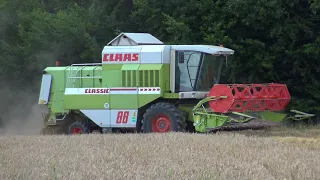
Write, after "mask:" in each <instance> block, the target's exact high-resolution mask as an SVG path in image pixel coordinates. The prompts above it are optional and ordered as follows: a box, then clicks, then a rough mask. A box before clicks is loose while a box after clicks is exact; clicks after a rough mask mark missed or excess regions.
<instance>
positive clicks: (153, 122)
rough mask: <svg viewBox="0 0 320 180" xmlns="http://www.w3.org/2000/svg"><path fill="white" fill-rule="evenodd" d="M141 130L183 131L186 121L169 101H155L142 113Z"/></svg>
mask: <svg viewBox="0 0 320 180" xmlns="http://www.w3.org/2000/svg"><path fill="white" fill-rule="evenodd" d="M141 123H142V131H143V132H144V133H151V132H156V133H165V132H184V131H185V130H186V122H185V116H184V114H183V113H182V112H181V111H180V110H179V109H178V108H176V107H175V106H174V105H172V104H170V103H164V102H160V103H156V104H154V105H152V106H151V107H149V108H148V109H147V111H146V112H145V114H144V115H143V119H142V121H141Z"/></svg>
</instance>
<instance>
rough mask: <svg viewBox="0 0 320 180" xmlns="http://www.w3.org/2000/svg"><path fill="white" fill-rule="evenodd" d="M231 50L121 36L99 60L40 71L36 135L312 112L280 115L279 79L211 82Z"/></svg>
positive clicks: (284, 96)
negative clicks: (40, 123) (40, 119)
mask: <svg viewBox="0 0 320 180" xmlns="http://www.w3.org/2000/svg"><path fill="white" fill-rule="evenodd" d="M233 54H234V51H233V50H231V49H228V48H225V47H222V46H210V45H165V44H163V43H162V42H161V41H160V40H158V39H157V38H155V37H153V36H152V35H150V34H147V33H121V34H120V35H119V36H117V37H116V38H114V39H113V40H112V41H110V42H109V43H108V44H107V46H105V47H104V48H103V50H102V54H101V63H89V64H72V65H71V66H67V67H62V66H56V67H47V68H46V69H45V70H44V71H43V76H42V83H41V90H40V96H39V102H38V103H39V104H41V105H42V106H43V107H45V109H44V111H43V112H42V114H43V117H44V122H45V126H46V127H45V128H44V131H43V133H44V134H47V133H50V134H51V133H54V134H61V133H63V134H86V133H92V132H93V131H99V132H101V133H111V132H143V133H151V132H173V131H175V132H185V131H189V132H194V131H195V132H208V131H214V130H219V129H223V128H227V127H234V126H235V127H237V128H240V127H245V126H249V128H250V127H253V125H254V124H258V125H263V126H265V125H268V124H269V125H270V124H271V125H272V124H274V123H278V122H280V121H283V120H285V119H294V120H300V119H306V118H310V117H312V116H314V115H313V114H307V113H303V112H299V111H292V113H290V115H287V114H284V113H282V112H281V111H284V110H285V107H286V106H287V105H288V103H289V102H290V99H291V97H290V94H289V92H288V89H287V87H286V85H284V84H276V83H270V84H219V79H220V73H221V69H222V67H223V64H224V63H226V60H227V57H228V56H231V55H233Z"/></svg>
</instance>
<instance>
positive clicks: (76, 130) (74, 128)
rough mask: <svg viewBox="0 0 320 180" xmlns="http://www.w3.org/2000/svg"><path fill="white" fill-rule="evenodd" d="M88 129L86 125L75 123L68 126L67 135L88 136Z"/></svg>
mask: <svg viewBox="0 0 320 180" xmlns="http://www.w3.org/2000/svg"><path fill="white" fill-rule="evenodd" d="M88 133H89V128H88V126H87V124H86V123H84V122H80V121H76V122H74V123H72V124H71V125H70V126H69V129H68V134H70V135H71V134H88Z"/></svg>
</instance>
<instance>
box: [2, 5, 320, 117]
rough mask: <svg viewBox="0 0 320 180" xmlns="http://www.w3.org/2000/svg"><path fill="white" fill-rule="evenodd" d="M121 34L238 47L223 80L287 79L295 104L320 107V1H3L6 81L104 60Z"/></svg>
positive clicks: (22, 82) (29, 80) (35, 78)
mask: <svg viewBox="0 0 320 180" xmlns="http://www.w3.org/2000/svg"><path fill="white" fill-rule="evenodd" d="M120 32H147V33H151V34H152V35H154V36H156V37H157V38H159V39H160V40H161V41H163V42H165V43H166V44H212V45H220V44H223V45H224V46H225V47H228V48H231V49H234V50H235V55H234V57H233V59H232V62H231V63H229V64H228V69H227V73H226V74H227V76H226V78H225V79H224V81H223V83H266V82H277V83H285V84H287V85H288V88H289V91H290V93H291V95H292V103H291V106H290V107H291V108H297V109H299V110H303V111H308V112H316V111H319V110H320V63H319V62H320V61H319V59H320V58H319V57H320V36H319V32H320V1H319V0H201V1H198V0H187V1H186V0H163V1H159V0H92V1H85V0H51V1H49V0H24V1H20V0H0V36H1V40H0V52H1V53H0V78H1V82H6V84H9V85H17V86H20V87H27V86H29V85H32V84H34V83H39V81H40V77H41V71H42V70H43V69H44V68H45V67H47V66H54V65H55V61H56V60H59V61H60V62H61V63H62V65H69V64H71V63H82V62H100V61H101V51H102V48H103V46H104V45H106V44H107V43H108V42H109V41H110V40H111V39H113V38H114V37H115V36H116V35H118V34H119V33H120ZM34 89H35V91H39V87H38V86H36V87H35V88H34Z"/></svg>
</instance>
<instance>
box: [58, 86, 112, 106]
mask: <svg viewBox="0 0 320 180" xmlns="http://www.w3.org/2000/svg"><path fill="white" fill-rule="evenodd" d="M109 103H110V89H109V88H66V90H65V94H64V108H65V109H70V110H72V109H75V110H76V109H105V108H106V107H107V108H109Z"/></svg>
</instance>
